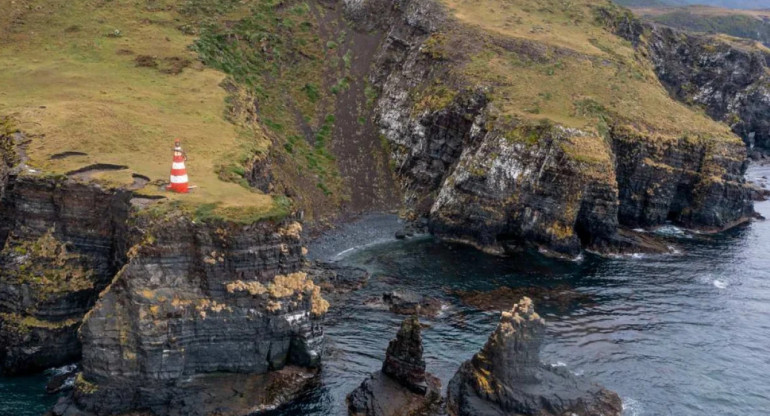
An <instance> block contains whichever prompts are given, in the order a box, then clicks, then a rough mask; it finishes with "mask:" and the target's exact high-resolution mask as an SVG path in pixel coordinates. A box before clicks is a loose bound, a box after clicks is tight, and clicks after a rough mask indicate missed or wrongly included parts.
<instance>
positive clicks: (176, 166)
mask: <svg viewBox="0 0 770 416" xmlns="http://www.w3.org/2000/svg"><path fill="white" fill-rule="evenodd" d="M185 160H187V156H186V155H185V153H184V150H182V143H181V142H180V141H179V139H176V140H175V141H174V163H173V164H172V165H171V184H170V185H169V186H168V187H167V188H166V189H168V190H169V191H174V192H179V193H181V194H186V193H187V191H188V190H189V185H188V180H187V169H186V168H185V166H184V162H185Z"/></svg>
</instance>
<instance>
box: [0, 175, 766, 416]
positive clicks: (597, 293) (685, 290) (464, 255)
mask: <svg viewBox="0 0 770 416" xmlns="http://www.w3.org/2000/svg"><path fill="white" fill-rule="evenodd" d="M750 175H754V176H762V175H768V176H770V169H764V168H753V169H752V171H751V173H750ZM756 208H757V210H758V211H759V212H760V213H762V214H764V215H766V216H768V217H770V203H758V204H757V207H756ZM382 221H384V220H382V219H381V218H380V219H378V220H377V221H375V222H377V223H378V224H376V225H375V226H376V227H381V226H382V224H380V223H379V222H382ZM390 231H391V230H390V229H388V231H387V232H388V233H390ZM374 234H376V233H374ZM366 235H367V237H366V238H365V239H364V240H366V241H358V240H361V239H360V238H359V239H358V240H357V239H356V238H351V241H355V244H356V245H358V244H360V243H366V242H367V241H374V240H376V239H377V238H378V237H377V236H375V235H371V233H368V232H367V234H366ZM390 235H392V234H390ZM672 242H674V243H675V244H676V245H677V246H678V247H679V248H680V249H681V250H682V254H681V255H674V256H647V257H632V258H620V259H602V258H597V257H594V256H590V255H588V256H586V257H585V259H583V260H582V261H580V262H559V261H553V260H548V259H545V258H543V257H540V256H537V255H527V256H525V255H522V256H518V257H513V258H497V257H490V256H486V255H483V254H480V253H478V252H476V251H473V250H470V249H465V248H461V247H451V246H446V245H443V244H439V243H436V242H434V241H433V240H431V239H427V238H423V239H413V240H410V241H406V242H398V241H392V242H389V243H385V244H379V245H375V246H370V247H368V248H364V249H361V250H358V251H352V252H348V253H347V254H346V256H344V257H343V258H342V260H340V261H341V262H343V263H345V264H350V265H357V266H362V267H366V268H367V269H369V270H370V271H371V272H372V273H373V277H372V279H371V282H370V284H369V285H368V286H367V287H366V288H365V289H363V290H361V291H359V292H356V293H354V294H351V295H350V297H349V298H348V301H347V302H346V303H345V304H340V303H339V302H338V303H337V304H336V305H334V306H333V308H332V310H331V312H330V314H329V316H328V319H327V324H326V358H325V366H324V369H323V376H322V381H321V386H320V387H319V388H317V389H316V390H315V391H313V392H312V393H310V394H308V395H307V397H305V398H304V399H303V400H302V401H301V402H300V403H298V404H296V405H294V406H292V407H290V408H289V409H283V410H281V411H280V412H276V414H281V415H342V414H346V411H345V395H346V394H347V393H348V392H350V391H351V390H353V389H354V388H355V387H356V386H357V385H358V384H359V383H360V382H361V381H362V380H363V379H364V378H365V377H366V376H367V375H368V374H369V373H370V372H372V371H375V370H377V369H378V368H379V367H380V366H381V363H382V359H383V358H384V353H385V348H386V346H387V343H388V341H389V340H390V339H391V338H392V337H393V336H394V335H395V333H396V330H397V328H398V325H399V323H400V321H401V319H402V318H403V317H401V316H397V315H394V314H391V313H390V312H388V311H386V310H384V309H383V308H378V307H375V306H367V305H368V304H369V303H370V302H366V301H367V300H369V299H371V298H377V297H379V296H380V295H381V294H382V293H383V292H387V291H390V290H395V289H411V290H414V291H417V292H419V293H422V294H425V295H428V296H432V297H437V298H439V299H441V300H442V301H443V302H444V303H445V304H446V308H445V310H444V311H443V312H442V313H441V314H440V315H439V316H438V317H437V318H435V319H423V321H424V323H427V324H429V325H430V327H429V328H428V329H426V330H425V331H424V332H423V334H424V343H425V353H426V361H427V365H428V370H429V371H430V372H432V373H434V374H435V375H437V376H438V377H439V378H441V379H442V381H443V383H444V385H446V383H447V382H448V380H449V379H450V378H451V377H452V375H453V374H454V372H455V371H456V369H457V367H458V366H459V365H460V363H461V362H462V361H464V360H466V359H468V358H469V357H470V356H471V355H472V354H473V353H474V352H476V351H477V350H478V349H479V348H480V347H481V346H482V344H483V343H484V341H485V340H486V337H487V336H488V335H489V333H490V332H491V331H492V330H493V328H494V326H495V325H496V322H497V319H498V315H497V313H492V312H484V311H480V310H477V309H474V308H471V307H468V306H465V305H463V304H462V303H461V302H460V300H459V299H458V298H457V297H456V296H454V295H452V294H451V293H450V292H451V291H452V290H458V289H462V290H491V289H494V288H496V287H499V286H502V285H505V286H513V287H516V286H533V285H534V286H554V285H560V286H568V287H570V288H572V289H574V290H576V291H578V292H580V293H582V294H585V295H587V296H588V299H590V301H587V302H581V303H579V304H574V305H572V306H570V307H567V308H561V309H548V308H543V307H538V310H539V312H541V315H543V316H544V317H545V318H546V320H547V321H548V334H547V337H546V340H545V346H544V349H543V351H542V354H541V358H542V360H543V361H544V362H547V363H553V364H557V363H562V364H566V365H567V366H568V367H569V368H570V369H571V370H572V371H574V372H575V373H577V374H583V375H585V376H587V377H591V378H593V379H594V380H596V381H598V382H600V383H602V384H604V385H605V386H606V387H608V388H609V389H611V390H615V391H617V392H618V393H619V394H620V395H621V397H622V398H623V401H624V404H625V406H626V414H627V415H650V416H657V415H675V416H686V415H736V416H737V415H740V416H754V415H756V416H760V415H768V414H770V221H766V222H755V223H753V224H751V225H749V226H746V227H741V228H739V229H736V230H732V231H730V232H728V233H725V234H723V235H719V236H703V235H693V234H687V233H685V234H684V235H679V236H677V237H675V238H674V239H673V240H672ZM335 244H337V245H339V246H340V250H339V251H342V249H343V248H344V246H345V239H344V238H337V239H336V243H335ZM348 248H349V246H348ZM324 250H326V251H325V252H324V256H329V255H331V251H329V244H327V245H326V246H325V249H324ZM332 251H334V250H332ZM311 254H312V253H311ZM536 306H537V305H536ZM43 382H44V380H43V379H42V378H33V379H14V380H11V381H10V382H9V381H8V380H6V381H3V380H0V415H6V414H8V415H17V414H18V415H27V414H29V415H33V414H34V415H38V414H40V410H41V409H44V408H45V407H46V406H48V405H50V401H51V399H46V398H45V396H44V395H43V394H41V393H40V391H41V390H40V389H42V386H43ZM9 409H15V410H14V411H15V413H14V412H11V411H10V410H9Z"/></svg>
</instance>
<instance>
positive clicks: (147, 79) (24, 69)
mask: <svg viewBox="0 0 770 416" xmlns="http://www.w3.org/2000/svg"><path fill="white" fill-rule="evenodd" d="M2 3H3V6H2V9H3V10H4V13H3V14H2V15H0V114H7V115H11V116H12V117H13V118H14V119H15V121H16V124H17V126H18V127H19V128H21V129H22V130H23V131H24V132H26V133H27V134H29V135H31V136H33V138H34V139H33V140H32V142H31V144H30V146H29V148H28V150H27V152H28V157H29V162H28V165H29V166H30V167H32V168H34V169H39V170H43V171H44V172H46V173H50V174H64V173H67V172H70V171H73V170H76V169H79V168H82V167H85V166H89V165H92V164H96V163H105V164H115V165H125V166H128V169H126V170H119V171H106V172H96V173H94V174H93V175H92V178H91V179H93V180H97V181H103V182H106V183H108V184H110V185H128V184H130V183H132V182H133V179H132V177H131V174H133V173H137V174H140V175H145V176H147V177H149V178H151V179H152V180H157V179H166V177H167V176H168V174H169V170H170V167H171V165H170V164H171V148H172V147H173V139H174V138H177V137H178V138H181V139H182V140H183V144H184V147H185V150H186V151H187V152H188V154H189V156H190V160H189V162H188V172H189V174H190V177H191V182H192V184H193V185H197V186H198V189H197V190H195V192H193V193H192V194H190V195H187V196H184V197H183V198H184V200H185V201H188V202H192V203H193V204H200V203H204V202H211V201H218V202H219V203H220V205H221V207H222V208H226V207H243V206H248V207H251V208H249V210H250V211H251V212H252V214H256V215H259V213H260V212H263V213H265V214H267V213H269V212H271V211H272V210H274V209H275V207H274V203H273V199H272V198H271V197H270V196H268V195H263V194H260V193H257V192H253V191H251V190H249V189H247V188H245V187H243V186H240V185H238V184H236V183H232V182H223V181H221V180H219V178H218V173H217V170H218V168H219V165H221V164H224V163H227V162H228V161H229V160H231V159H237V158H240V157H243V153H244V152H247V151H251V152H253V151H256V150H259V149H260V148H265V147H266V146H267V142H268V141H267V139H266V138H265V137H264V133H262V132H261V131H259V130H258V129H250V130H247V129H245V128H243V127H241V126H236V125H235V124H233V123H231V122H228V121H227V120H225V117H224V116H225V110H226V108H225V104H226V103H225V98H226V95H227V93H226V91H225V90H224V89H223V88H221V87H220V83H221V82H222V81H223V80H224V79H225V75H224V74H223V73H222V72H219V71H216V70H213V69H210V68H206V67H204V66H203V65H201V64H200V63H199V62H198V60H197V56H196V54H195V53H194V52H192V51H191V50H189V48H188V46H189V45H191V44H192V43H193V42H194V41H195V39H196V37H195V36H193V35H189V34H185V33H184V31H183V30H180V27H182V28H183V27H184V25H185V24H187V23H186V22H188V21H193V20H194V19H195V18H196V13H197V10H195V9H194V7H193V6H194V5H195V2H156V1H147V2H142V1H138V2H137V1H126V0H113V1H101V0H72V1H66V2H52V1H42V0H15V1H11V0H2ZM165 3H168V5H167V4H165ZM172 3H178V5H181V7H177V6H171V5H172ZM64 152H82V153H86V154H87V155H82V156H71V157H66V158H56V157H55V158H52V156H54V155H57V154H61V153H64ZM153 191H154V188H153V187H147V188H146V190H145V191H143V192H153ZM165 195H167V196H170V197H171V198H180V197H176V196H174V195H170V194H165ZM180 199H181V198H180Z"/></svg>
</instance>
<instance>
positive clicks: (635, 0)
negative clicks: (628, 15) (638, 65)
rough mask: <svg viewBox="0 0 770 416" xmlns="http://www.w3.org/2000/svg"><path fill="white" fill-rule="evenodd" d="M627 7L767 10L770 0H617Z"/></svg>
mask: <svg viewBox="0 0 770 416" xmlns="http://www.w3.org/2000/svg"><path fill="white" fill-rule="evenodd" d="M615 3H618V4H620V5H621V6H626V7H678V6H687V5H704V6H714V7H724V8H728V9H767V8H770V0H615Z"/></svg>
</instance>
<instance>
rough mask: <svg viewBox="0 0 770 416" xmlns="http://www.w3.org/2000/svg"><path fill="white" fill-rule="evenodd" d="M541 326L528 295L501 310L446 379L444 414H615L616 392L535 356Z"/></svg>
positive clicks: (618, 411)
mask: <svg viewBox="0 0 770 416" xmlns="http://www.w3.org/2000/svg"><path fill="white" fill-rule="evenodd" d="M544 330H545V321H544V320H543V319H542V318H540V316H539V315H538V314H537V313H536V312H535V310H534V307H533V305H532V301H531V300H530V299H529V298H523V299H522V300H521V301H520V302H519V303H518V304H516V305H514V306H513V308H512V309H511V310H510V311H509V312H503V314H502V317H501V318H500V324H498V326H497V328H496V329H495V331H494V332H493V333H492V335H491V336H490V337H489V340H488V341H487V343H486V345H484V348H482V350H481V351H479V352H478V353H477V354H476V355H474V356H473V358H472V359H471V360H469V361H466V362H465V363H463V364H462V366H461V367H460V369H459V370H458V371H457V374H455V376H454V377H453V378H452V380H451V381H450V382H449V388H448V391H447V410H448V412H449V414H450V415H452V416H464V415H468V416H470V415H473V416H484V415H502V414H515V415H522V416H523V415H533V416H534V415H538V416H562V415H577V416H612V415H615V416H619V415H620V414H621V412H622V410H623V409H622V403H621V401H620V397H618V395H617V394H615V393H613V392H610V391H608V390H606V389H604V388H603V387H601V386H599V385H596V384H593V383H590V382H588V381H585V380H583V379H581V378H578V377H576V376H574V375H573V374H571V373H570V372H569V371H567V370H566V369H565V368H563V367H552V366H549V365H546V364H543V363H541V362H540V358H539V350H540V344H541V342H542V339H543V333H544Z"/></svg>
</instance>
